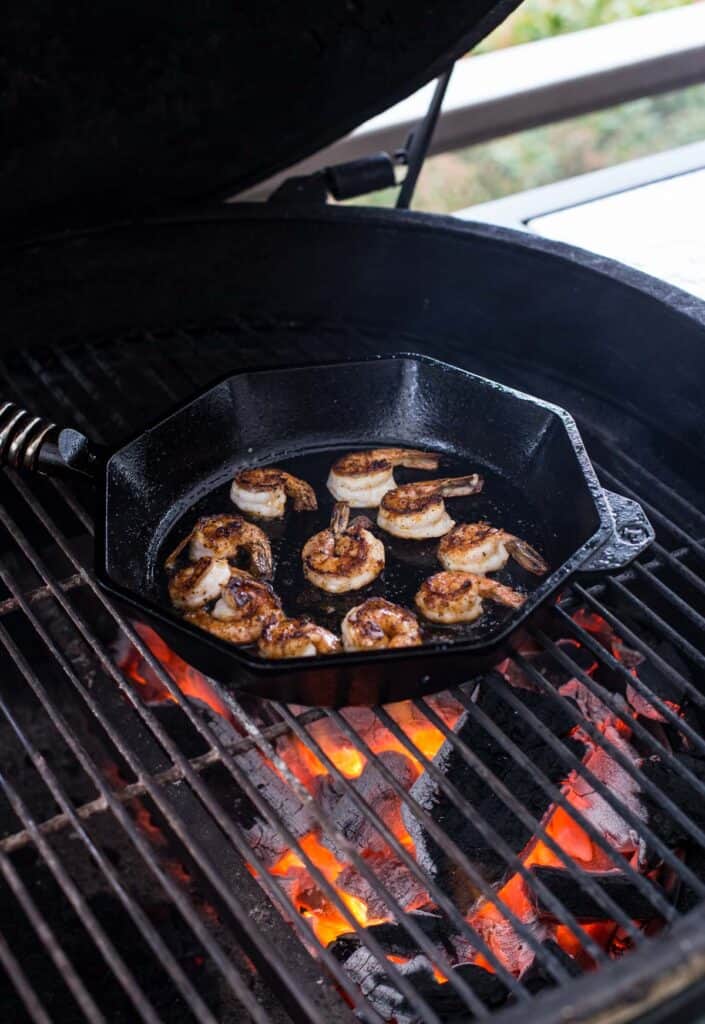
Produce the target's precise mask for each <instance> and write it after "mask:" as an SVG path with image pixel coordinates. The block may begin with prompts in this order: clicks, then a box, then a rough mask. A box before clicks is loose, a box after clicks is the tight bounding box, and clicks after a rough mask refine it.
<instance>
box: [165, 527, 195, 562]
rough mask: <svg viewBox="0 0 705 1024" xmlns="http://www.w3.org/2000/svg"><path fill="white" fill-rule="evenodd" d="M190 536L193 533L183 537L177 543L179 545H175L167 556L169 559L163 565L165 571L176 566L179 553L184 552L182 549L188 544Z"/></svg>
mask: <svg viewBox="0 0 705 1024" xmlns="http://www.w3.org/2000/svg"><path fill="white" fill-rule="evenodd" d="M192 536H193V532H192V533H189V534H187V536H186V537H184V539H183V540H180V541H179V543H178V544H177V545H176V547H175V548H174V550H173V551H172V553H171V554H170V555H169V557H168V558H167V560H166V561H165V563H164V566H165V568H166V569H173V568H174V566H175V565H176V563H177V561H178V558H179V556H180V554H181V552H182V551H183V550H184V548H185V547H186V545H187V544H188V542H189V541H190V540H191V537H192Z"/></svg>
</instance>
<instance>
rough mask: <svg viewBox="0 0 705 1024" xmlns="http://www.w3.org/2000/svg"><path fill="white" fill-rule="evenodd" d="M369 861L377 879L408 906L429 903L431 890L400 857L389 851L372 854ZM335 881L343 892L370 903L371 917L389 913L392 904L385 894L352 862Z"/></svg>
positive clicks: (412, 907) (368, 858) (368, 906)
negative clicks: (391, 854)
mask: <svg viewBox="0 0 705 1024" xmlns="http://www.w3.org/2000/svg"><path fill="white" fill-rule="evenodd" d="M365 862H366V864H367V865H368V866H369V867H370V869H371V870H372V871H373V872H374V875H375V878H377V879H378V880H379V881H380V882H381V884H382V885H384V886H385V888H386V889H387V890H388V892H390V893H391V894H392V895H393V896H394V898H395V899H396V900H397V902H398V903H399V904H400V905H401V906H402V907H404V909H406V910H417V909H418V908H419V907H422V906H425V905H426V904H427V903H428V893H427V892H426V890H425V889H424V887H423V885H422V884H421V883H420V882H419V880H418V879H417V878H416V876H415V875H413V874H412V873H411V871H409V869H408V868H407V867H406V865H405V864H402V862H401V861H399V860H397V858H396V857H390V856H389V855H388V854H371V855H370V856H367V857H365ZM335 884H336V886H337V887H338V888H339V889H342V890H343V892H346V893H348V894H349V895H350V896H356V897H357V899H360V900H362V901H363V902H364V903H365V904H366V906H367V913H368V915H369V916H370V917H372V918H379V917H387V916H388V915H389V906H388V904H387V902H386V899H385V897H384V895H383V894H382V893H378V892H377V890H376V889H375V888H373V886H372V885H370V883H369V882H368V881H367V879H366V878H365V877H364V875H361V874H359V872H358V871H357V869H356V868H355V867H354V866H353V865H348V867H346V868H344V869H343V870H342V871H341V873H340V874H339V875H338V877H337V878H336V880H335Z"/></svg>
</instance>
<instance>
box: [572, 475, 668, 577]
mask: <svg viewBox="0 0 705 1024" xmlns="http://www.w3.org/2000/svg"><path fill="white" fill-rule="evenodd" d="M604 495H605V498H606V499H607V504H608V505H609V507H610V510H611V512H612V518H613V521H614V529H613V531H612V533H611V534H610V535H609V536H608V537H607V540H606V541H605V542H604V544H601V545H600V547H599V548H597V549H596V550H595V551H593V552H592V553H591V554H590V555H588V558H587V559H586V561H585V562H584V563H583V564H582V565H581V566H580V569H579V572H580V573H581V574H582V573H596V572H599V573H603V572H617V571H618V570H619V569H624V568H626V567H627V566H628V565H629V563H630V562H633V561H634V559H635V558H636V556H637V555H640V554H641V552H642V551H644V550H645V549H646V548H648V546H649V545H650V544H651V542H652V541H653V540H654V537H655V534H654V528H653V526H652V525H651V523H650V522H649V520H648V519H647V518H646V515H645V513H644V510H643V509H642V507H641V505H640V504H639V503H638V502H636V501H632V499H631V498H625V497H624V495H622V494H615V493H614V491H608V490H607V489H605V491H604Z"/></svg>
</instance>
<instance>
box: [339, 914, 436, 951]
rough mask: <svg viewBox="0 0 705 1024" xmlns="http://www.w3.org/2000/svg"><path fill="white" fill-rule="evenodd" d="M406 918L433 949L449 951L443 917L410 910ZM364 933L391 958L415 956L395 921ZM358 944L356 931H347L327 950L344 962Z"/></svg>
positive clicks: (414, 947)
mask: <svg viewBox="0 0 705 1024" xmlns="http://www.w3.org/2000/svg"><path fill="white" fill-rule="evenodd" d="M406 917H407V918H409V919H411V920H413V921H414V923H415V924H416V925H418V927H419V928H420V929H421V931H422V932H423V933H424V935H427V936H428V938H429V939H430V940H431V942H433V943H434V944H435V945H436V946H439V947H440V946H443V947H446V948H448V949H451V947H450V946H449V942H450V932H449V928H448V924H447V922H446V921H445V920H444V918H442V917H439V916H438V914H427V913H424V912H423V911H421V910H415V911H412V912H411V913H410V914H407V915H406ZM365 931H366V933H367V934H369V935H372V936H373V938H375V939H376V940H377V942H379V944H380V946H381V947H382V949H383V950H384V951H385V953H389V954H391V955H393V956H408V957H413V956H415V955H416V954H417V953H418V948H417V945H416V943H415V942H414V940H413V939H412V937H411V936H410V935H409V933H408V931H407V930H406V928H404V926H403V925H401V924H398V923H397V922H396V921H385V922H384V923H383V924H373V925H370V926H369V927H368V928H366V929H365ZM361 945H362V943H361V941H360V938H359V936H358V935H357V933H356V932H346V933H345V934H344V935H339V936H338V938H337V939H336V940H335V942H332V943H331V945H330V946H329V947H328V949H329V950H330V952H331V953H332V954H333V956H334V957H336V959H337V960H340V961H341V963H345V962H346V961H347V959H348V958H349V957H350V956H352V954H353V953H354V952H355V951H356V950H358V949H359V948H360V946H361Z"/></svg>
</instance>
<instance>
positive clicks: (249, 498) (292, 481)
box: [230, 467, 318, 519]
mask: <svg viewBox="0 0 705 1024" xmlns="http://www.w3.org/2000/svg"><path fill="white" fill-rule="evenodd" d="M287 498H291V503H292V505H293V507H294V511H295V512H311V511H312V510H313V509H316V508H318V504H317V502H316V495H315V493H314V490H313V487H311V485H310V484H307V483H306V481H305V480H300V479H299V477H297V476H292V475H291V473H285V472H284V470H283V469H274V468H273V467H272V468H263V469H243V470H242V472H241V473H238V474H237V476H236V477H235V479H234V480H233V483H232V487H231V488H230V500H231V501H232V503H233V505H237V507H238V508H241V509H242V511H243V512H250V513H251V514H252V515H255V516H261V517H262V518H263V519H278V518H279V517H280V516H283V515H284V506H285V505H286V499H287Z"/></svg>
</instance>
